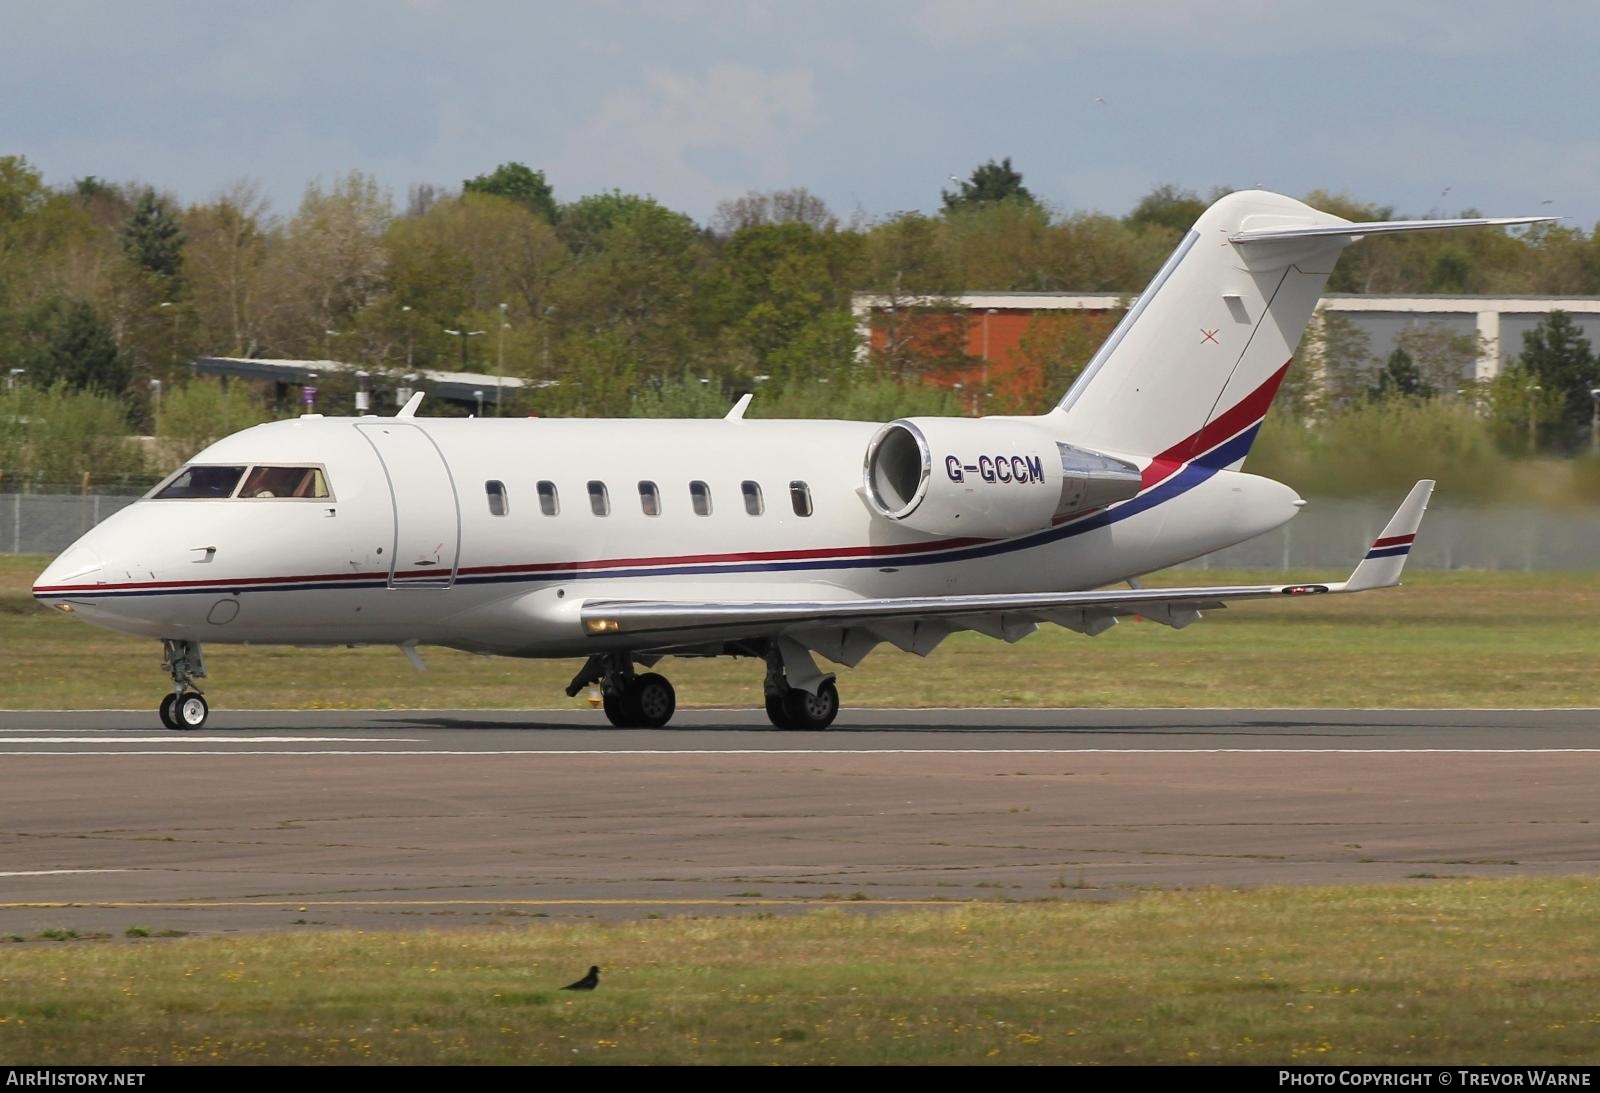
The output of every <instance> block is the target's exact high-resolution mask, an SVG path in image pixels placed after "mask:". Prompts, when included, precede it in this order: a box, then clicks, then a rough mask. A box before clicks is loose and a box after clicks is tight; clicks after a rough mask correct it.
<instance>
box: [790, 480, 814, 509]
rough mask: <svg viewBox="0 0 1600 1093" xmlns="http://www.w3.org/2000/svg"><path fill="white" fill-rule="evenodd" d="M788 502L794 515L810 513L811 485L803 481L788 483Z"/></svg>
mask: <svg viewBox="0 0 1600 1093" xmlns="http://www.w3.org/2000/svg"><path fill="white" fill-rule="evenodd" d="M789 503H790V504H791V505H793V506H794V514H795V515H796V516H810V515H811V487H810V486H808V485H806V484H805V483H804V482H790V483H789Z"/></svg>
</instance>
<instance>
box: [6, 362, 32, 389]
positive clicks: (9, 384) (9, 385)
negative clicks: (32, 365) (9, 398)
mask: <svg viewBox="0 0 1600 1093" xmlns="http://www.w3.org/2000/svg"><path fill="white" fill-rule="evenodd" d="M27 371H28V370H27V369H26V368H13V369H11V371H9V372H7V373H6V390H7V391H14V390H16V386H17V382H18V381H19V380H20V379H21V378H22V377H23V375H25V374H26V373H27Z"/></svg>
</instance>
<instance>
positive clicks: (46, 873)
mask: <svg viewBox="0 0 1600 1093" xmlns="http://www.w3.org/2000/svg"><path fill="white" fill-rule="evenodd" d="M131 872H133V870H131V869H24V870H19V871H18V872H15V873H0V877H62V876H67V875H68V874H76V873H131Z"/></svg>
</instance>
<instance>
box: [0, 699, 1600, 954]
mask: <svg viewBox="0 0 1600 1093" xmlns="http://www.w3.org/2000/svg"><path fill="white" fill-rule="evenodd" d="M0 771H3V772H4V773H3V774H0V779H3V782H0V785H3V787H4V794H3V801H4V804H3V806H0V807H3V809H4V812H3V816H4V821H3V823H0V936H7V935H14V936H17V937H24V938H28V937H34V936H37V935H38V934H40V933H41V932H42V931H45V930H56V929H64V930H75V931H77V932H78V933H80V934H96V933H99V934H108V935H111V936H113V937H121V936H123V934H124V932H125V931H126V930H127V929H128V928H130V927H140V928H143V929H146V930H150V931H152V932H160V931H163V930H171V931H183V932H186V933H225V932H230V931H258V930H264V929H306V928H317V927H321V926H358V927H362V928H407V927H420V926H429V927H432V926H447V925H462V924H468V923H493V922H499V923H516V922H526V921H527V920H528V919H530V918H549V919H574V918H595V917H600V918H628V917H643V916H645V915H650V914H697V915H705V914H740V913H751V912H769V913H787V912H792V911H799V910H807V909H811V908H815V907H819V906H843V907H849V908H852V909H858V910H865V911H871V910H876V909H884V908H892V907H918V906H946V905H948V904H949V903H951V902H959V901H967V900H993V899H998V898H1006V899H1019V900H1025V899H1078V898H1087V899H1108V898H1119V897H1120V896H1122V895H1125V894H1126V893H1129V892H1132V891H1136V890H1138V889H1140V888H1142V887H1146V886H1188V885H1223V886H1260V885H1276V884H1331V883H1347V882H1349V883H1368V882H1391V881H1399V882H1404V883H1413V884H1426V883H1429V882H1430V881H1431V880H1433V879H1435V878H1439V877H1450V876H1506V875H1515V874H1586V875H1594V874H1595V873H1597V872H1600V794H1596V793H1595V792H1594V786H1595V785H1596V784H1597V782H1600V711H1595V710H1497V711H1474V710H1405V711H1369V710H1312V711H1307V710H1294V711H1288V710H888V711H847V712H846V713H844V714H843V715H841V717H840V720H839V722H838V724H837V725H836V726H835V728H833V729H832V730H831V731H829V732H825V733H804V732H780V731H778V730H775V729H772V728H771V727H770V726H767V725H766V723H765V719H764V716H763V715H762V714H761V713H760V712H759V711H738V710H727V711H704V710H686V711H683V712H681V713H680V715H679V717H678V719H677V720H676V721H675V722H674V724H673V725H672V726H671V727H669V728H666V729H661V730H655V731H619V730H615V729H611V728H609V727H607V726H606V725H605V722H604V719H603V717H602V716H601V715H600V714H598V713H594V712H590V711H585V710H573V711H554V712H553V711H523V712H505V711H476V710H448V711H443V710H435V711H365V710H355V711H272V712H265V711H227V710H218V711H216V712H214V713H213V715H212V719H211V721H210V723H208V724H207V726H206V727H205V729H203V730H201V731H200V732H196V733H173V732H168V731H166V730H163V729H161V728H159V727H158V722H157V720H156V717H155V714H154V711H137V712H126V711H123V712H119V711H107V712H54V711H51V712H0Z"/></svg>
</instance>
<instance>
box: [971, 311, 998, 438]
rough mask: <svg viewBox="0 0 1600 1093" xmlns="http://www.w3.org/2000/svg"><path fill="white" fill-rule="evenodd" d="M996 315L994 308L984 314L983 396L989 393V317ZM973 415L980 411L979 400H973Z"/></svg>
mask: <svg viewBox="0 0 1600 1093" xmlns="http://www.w3.org/2000/svg"><path fill="white" fill-rule="evenodd" d="M994 313H995V309H994V308H992V307H991V308H989V309H988V310H986V311H985V312H984V313H983V394H985V395H987V394H988V393H989V316H991V315H993V314H994ZM972 409H973V413H974V414H976V413H977V410H978V400H977V398H976V397H974V398H973V400H972Z"/></svg>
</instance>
